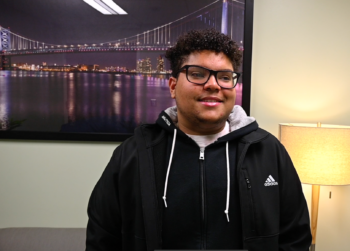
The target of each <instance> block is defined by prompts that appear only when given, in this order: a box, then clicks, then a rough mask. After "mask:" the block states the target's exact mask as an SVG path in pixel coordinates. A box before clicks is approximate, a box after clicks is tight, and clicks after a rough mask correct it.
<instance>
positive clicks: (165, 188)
mask: <svg viewBox="0 0 350 251" xmlns="http://www.w3.org/2000/svg"><path fill="white" fill-rule="evenodd" d="M176 132H177V130H176V128H175V129H174V138H173V145H172V147H171V152H170V159H169V165H168V169H167V172H166V177H165V186H164V195H163V200H164V204H165V207H168V205H167V204H166V190H167V187H168V178H169V172H170V166H171V162H172V160H173V153H174V148H175V141H176Z"/></svg>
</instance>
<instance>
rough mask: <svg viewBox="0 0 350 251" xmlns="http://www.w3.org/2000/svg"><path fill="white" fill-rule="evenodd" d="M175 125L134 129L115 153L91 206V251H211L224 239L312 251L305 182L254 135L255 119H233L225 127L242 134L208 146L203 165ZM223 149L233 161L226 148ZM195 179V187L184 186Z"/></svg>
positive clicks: (275, 145) (269, 142) (253, 248)
mask: <svg viewBox="0 0 350 251" xmlns="http://www.w3.org/2000/svg"><path fill="white" fill-rule="evenodd" d="M235 108H236V107H235ZM238 109H239V108H238ZM237 114H238V113H237ZM173 118H174V117H173V114H172V113H169V115H167V114H165V113H162V114H161V115H160V120H162V121H163V122H159V120H158V122H159V123H158V124H146V125H142V126H140V127H138V128H137V129H136V130H135V135H134V136H132V137H130V138H129V139H127V140H125V141H124V142H123V143H122V144H121V145H120V146H118V147H117V148H116V150H115V151H114V153H113V156H112V158H111V160H110V161H109V163H108V165H107V167H106V169H105V170H104V172H103V174H102V176H101V178H100V179H99V181H98V182H97V184H96V186H95V188H94V190H93V192H92V194H91V197H90V200H89V205H88V216H89V222H88V226H87V238H86V250H87V251H112V250H113V251H115V250H123V251H129V250H133V251H136V250H137V251H146V250H147V251H154V250H159V249H165V246H167V247H170V246H172V245H178V244H177V242H179V243H180V244H179V245H183V246H188V247H194V249H204V248H207V249H209V248H211V247H214V246H216V245H217V241H218V240H219V239H220V237H222V240H223V241H224V243H225V246H226V245H227V246H231V244H232V245H233V246H234V247H236V246H237V247H238V246H240V245H242V244H243V249H246V250H249V251H267V250H268V251H307V250H308V248H309V246H310V244H311V232H310V222H309V214H308V209H307V205H306V201H305V198H304V195H303V192H302V188H301V184H300V181H299V178H298V175H297V173H296V171H295V168H294V167H293V164H292V162H291V160H290V158H289V156H288V154H287V152H286V150H285V149H284V147H283V146H282V145H281V144H280V142H279V141H278V140H277V139H276V138H275V137H274V136H272V135H271V134H269V133H268V132H266V131H264V130H263V129H260V128H257V129H256V130H255V129H254V130H253V131H251V130H252V127H253V126H254V127H255V128H256V127H257V124H256V122H254V121H253V122H251V123H248V124H247V123H243V124H241V123H242V122H243V121H245V120H246V119H247V117H246V116H243V117H242V118H241V119H238V120H233V121H232V120H231V122H230V127H232V126H236V125H237V128H241V129H238V130H234V131H236V132H233V133H229V134H228V135H226V136H223V137H221V138H220V139H219V140H218V142H216V143H213V144H211V145H210V146H208V147H207V148H206V150H205V153H204V160H203V161H202V164H201V162H200V160H199V159H198V158H199V156H198V155H199V153H198V147H197V146H196V145H195V144H194V143H193V141H191V140H190V139H189V138H187V136H186V135H184V134H183V133H182V132H180V131H179V130H176V133H177V134H178V135H177V136H176V137H174V136H173V135H174V134H175V131H174V130H173V129H176V126H174V125H173V124H172V122H171V120H172V119H173ZM248 118H249V117H248ZM234 121H235V122H234ZM175 123H176V120H175ZM165 124H166V126H165ZM168 124H169V125H168ZM240 125H242V126H240ZM169 129H170V130H169ZM244 130H249V131H251V132H250V133H247V132H244ZM240 133H242V136H239V134H240ZM246 133H247V134H246ZM234 135H235V136H234ZM243 135H244V136H243ZM231 137H232V138H231ZM174 138H175V141H173V139H174ZM176 138H177V139H176ZM173 142H175V146H174V147H172V146H173ZM227 142H228V144H227ZM236 143H237V144H236ZM227 145H228V150H229V151H228V152H229V154H225V153H223V152H224V151H223V150H222V149H223V148H224V146H227ZM235 147H236V150H235V149H234V148H235ZM172 149H173V150H172ZM180 150H181V151H180ZM171 152H173V157H172V158H171V157H170V156H171ZM192 155H193V156H194V157H193V158H192ZM182 156H183V157H182ZM226 156H229V158H228V159H229V162H228V164H229V165H227V162H226V165H225V164H224V159H226ZM182 159H185V160H187V161H182ZM207 161H208V162H207ZM172 162H173V164H171V163H172ZM169 163H170V171H169V175H167V173H168V172H167V171H168V170H169V168H168V166H169ZM182 165H183V166H182ZM201 165H202V166H201ZM211 166H213V168H212V167H211ZM227 166H230V168H229V169H227ZM225 167H226V171H225ZM233 169H235V170H233ZM227 170H229V171H230V175H227V173H228V172H227ZM192 175H194V176H196V178H195V179H196V180H195V181H194V182H193V183H191V184H190V183H189V182H188V181H191V180H192V178H191V177H192ZM167 177H168V178H167ZM227 177H230V178H231V179H230V181H229V180H228V179H227ZM167 182H168V184H165V183H167ZM228 184H229V185H228ZM227 188H229V189H227ZM186 191H188V193H186ZM191 191H192V192H191ZM228 192H230V196H229V199H230V200H227V199H226V200H225V197H226V196H227V194H228ZM237 194H238V196H237ZM163 197H164V199H163ZM202 198H204V200H203V199H202ZM192 199H193V201H192ZM164 202H166V203H167V208H165V204H164ZM203 202H204V203H203ZM227 202H229V203H227ZM227 204H228V206H229V207H227ZM238 205H239V206H238ZM190 207H191V208H190ZM192 207H193V208H192ZM227 210H228V216H229V218H228V219H229V220H230V222H227V220H228V219H227V217H226V212H227ZM224 211H226V212H224ZM203 216H204V217H203ZM186 221H188V222H187V223H186ZM240 222H241V223H240ZM240 224H241V226H240V227H241V229H240V227H239V225H240ZM186 227H188V229H186ZM179 231H184V232H186V233H187V234H188V233H189V234H190V238H187V237H186V236H185V235H184V234H182V233H179ZM171 235H174V236H173V237H174V238H173V237H172V236H171ZM230 237H232V238H233V239H234V240H233V241H231V239H230ZM180 238H181V239H180ZM182 238H185V239H184V240H182ZM219 245H220V244H218V247H219ZM171 248H173V247H171ZM179 249H180V248H179ZM181 249H182V248H181ZM186 249H188V248H186ZM217 249H219V248H217Z"/></svg>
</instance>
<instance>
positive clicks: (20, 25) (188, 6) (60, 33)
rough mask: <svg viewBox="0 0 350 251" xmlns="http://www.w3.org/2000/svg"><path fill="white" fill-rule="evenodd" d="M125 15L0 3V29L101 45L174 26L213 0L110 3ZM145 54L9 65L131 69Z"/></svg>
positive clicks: (75, 0) (43, 58) (61, 1)
mask: <svg viewBox="0 0 350 251" xmlns="http://www.w3.org/2000/svg"><path fill="white" fill-rule="evenodd" d="M114 1H115V3H117V4H118V5H119V6H120V7H121V8H123V9H124V10H125V11H126V12H127V13H128V15H103V14H101V13H100V12H98V11H97V10H95V9H94V8H92V7H91V6H90V5H88V4H86V3H85V2H83V0H0V26H2V27H5V28H8V27H10V30H11V31H12V32H14V33H17V34H20V35H22V36H24V37H27V38H30V39H33V40H37V41H40V42H44V43H52V44H78V43H103V42H107V41H113V40H117V39H120V38H125V37H128V36H133V35H136V34H138V33H141V32H144V31H147V30H151V29H153V28H155V27H158V26H160V25H164V24H167V23H169V22H172V21H175V20H177V19H178V18H181V17H183V16H186V15H188V14H189V13H192V12H194V11H196V10H197V9H199V8H202V7H204V6H206V5H208V4H210V3H212V2H214V1H215V0H176V1H174V0H114ZM158 55H159V53H156V54H153V55H151V54H148V53H146V52H144V53H142V52H141V53H140V52H139V53H132V54H130V55H127V53H111V54H108V53H80V54H79V53H77V54H58V55H38V56H24V57H13V58H12V63H16V62H17V63H19V62H21V63H29V64H41V63H42V62H47V63H48V64H54V63H56V64H60V65H61V64H71V65H75V64H99V65H100V67H105V66H112V65H113V66H118V65H119V66H127V67H135V64H136V60H137V59H140V58H145V57H151V60H152V64H154V65H155V58H156V57H157V56H158Z"/></svg>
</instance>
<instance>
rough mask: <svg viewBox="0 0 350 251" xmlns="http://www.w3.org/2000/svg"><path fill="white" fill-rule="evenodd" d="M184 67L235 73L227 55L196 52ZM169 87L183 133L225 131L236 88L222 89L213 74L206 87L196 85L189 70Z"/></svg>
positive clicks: (171, 80)
mask: <svg viewBox="0 0 350 251" xmlns="http://www.w3.org/2000/svg"><path fill="white" fill-rule="evenodd" d="M184 65H198V66H202V67H205V68H208V69H211V70H216V71H218V70H231V71H233V70H234V69H233V67H232V64H231V62H230V60H229V59H228V57H227V56H226V55H225V54H223V53H215V52H213V51H201V52H195V53H192V54H190V55H189V56H188V59H187V61H186V62H184V64H183V65H182V66H184ZM169 88H170V93H171V97H172V98H174V99H175V100H176V105H177V110H178V126H179V128H180V129H181V130H182V131H183V132H185V133H187V134H193V135H208V134H215V133H218V132H220V131H221V130H222V129H223V128H224V126H225V122H226V120H227V118H228V116H229V114H230V112H231V110H232V108H233V106H234V104H235V99H236V90H235V89H223V88H221V87H220V86H219V85H218V84H217V82H216V79H215V77H214V76H213V75H212V76H210V78H209V80H208V82H207V83H206V84H204V85H197V84H193V83H191V82H189V81H188V80H187V78H186V71H182V72H180V73H179V75H178V77H177V79H176V78H173V77H172V78H170V80H169Z"/></svg>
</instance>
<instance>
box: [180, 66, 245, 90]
mask: <svg viewBox="0 0 350 251" xmlns="http://www.w3.org/2000/svg"><path fill="white" fill-rule="evenodd" d="M190 67H199V68H202V69H205V70H207V71H209V76H208V79H207V80H206V81H205V82H204V83H202V84H199V83H194V82H192V81H191V80H189V79H188V68H190ZM184 70H186V79H187V81H188V82H190V83H192V84H196V85H205V84H206V83H207V82H208V81H209V79H210V77H211V75H214V77H215V80H216V83H217V84H218V86H220V87H221V88H223V89H233V88H235V87H236V85H237V84H238V79H239V78H240V76H241V73H240V72H235V71H230V70H220V71H214V70H211V69H208V68H205V67H203V66H200V65H184V66H183V67H181V68H180V69H179V72H178V74H177V76H179V74H180V73H181V72H183V71H184ZM219 72H231V73H232V74H233V73H235V74H236V75H237V77H236V79H237V82H236V83H235V84H234V85H233V86H232V87H225V86H221V85H220V84H219V81H218V79H217V74H218V73H219Z"/></svg>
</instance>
